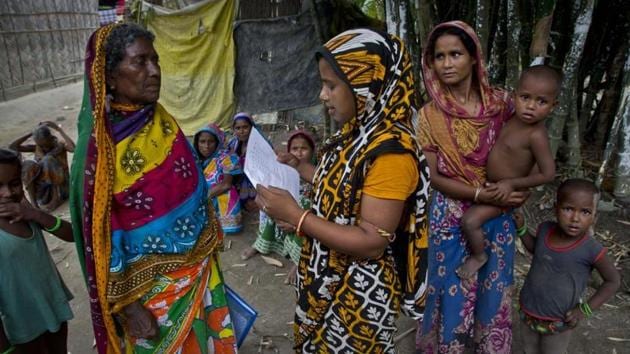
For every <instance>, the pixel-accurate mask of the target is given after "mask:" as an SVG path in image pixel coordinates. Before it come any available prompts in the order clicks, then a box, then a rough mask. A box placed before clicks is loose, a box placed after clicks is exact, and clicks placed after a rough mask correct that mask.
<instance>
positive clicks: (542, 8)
mask: <svg viewBox="0 0 630 354" xmlns="http://www.w3.org/2000/svg"><path fill="white" fill-rule="evenodd" d="M555 7H556V1H555V0H546V1H539V2H538V6H537V7H536V11H535V14H534V33H533V34H532V42H531V45H530V46H529V55H530V57H531V58H532V59H533V60H537V62H544V59H545V58H546V57H547V47H549V34H550V33H551V23H552V22H553V13H554V9H555Z"/></svg>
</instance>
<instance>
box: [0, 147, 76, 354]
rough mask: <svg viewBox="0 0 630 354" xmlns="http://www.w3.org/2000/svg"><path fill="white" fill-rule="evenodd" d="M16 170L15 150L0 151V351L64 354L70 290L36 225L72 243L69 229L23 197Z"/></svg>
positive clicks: (69, 227) (64, 223)
mask: <svg viewBox="0 0 630 354" xmlns="http://www.w3.org/2000/svg"><path fill="white" fill-rule="evenodd" d="M21 168H22V165H21V162H20V159H19V156H18V154H17V153H16V152H14V151H12V150H6V149H0V284H1V285H0V353H5V352H13V353H14V354H20V353H33V354H40V353H44V354H46V353H48V354H56V353H59V354H66V353H67V348H66V339H67V335H68V325H67V321H68V320H70V319H72V311H71V310H70V306H69V304H68V302H69V301H70V300H71V299H72V294H71V293H70V291H69V290H68V288H66V286H65V284H64V282H63V280H62V279H61V276H60V275H59V272H58V271H57V268H56V267H55V263H54V262H53V260H52V258H51V257H50V253H49V252H48V248H47V247H46V242H45V240H44V236H43V234H42V228H43V229H45V230H46V231H48V232H50V233H52V234H53V235H55V236H57V237H59V238H60V239H62V240H64V241H68V242H73V237H72V227H71V226H70V224H69V223H68V222H66V221H63V220H61V219H60V218H59V217H54V216H52V215H50V214H47V213H46V212H44V211H42V210H40V209H36V208H33V207H32V206H31V205H29V204H28V203H27V202H26V201H25V200H24V191H23V189H22V181H21ZM12 346H14V348H12Z"/></svg>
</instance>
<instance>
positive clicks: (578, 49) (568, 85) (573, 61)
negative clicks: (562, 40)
mask: <svg viewBox="0 0 630 354" xmlns="http://www.w3.org/2000/svg"><path fill="white" fill-rule="evenodd" d="M594 4H595V0H586V1H585V5H584V7H583V8H582V9H581V11H580V12H579V14H578V17H577V20H576V21H575V27H574V30H573V36H572V40H571V46H570V48H569V51H568V52H567V54H566V56H565V59H564V64H563V66H562V72H563V74H564V78H563V80H562V89H561V90H560V97H559V104H558V108H556V111H555V112H554V114H553V116H552V118H551V122H550V124H549V130H548V131H549V142H550V145H551V152H552V154H553V156H554V157H555V156H556V154H557V152H558V148H559V147H560V142H561V141H562V134H563V132H564V127H565V125H566V122H567V119H568V118H569V115H570V114H571V111H572V110H571V102H573V100H574V98H575V96H574V90H575V85H576V75H577V71H578V67H579V65H580V58H581V56H582V51H583V48H584V43H585V42H586V36H587V34H588V30H589V27H590V25H591V19H592V15H593V7H594ZM578 139H579V136H578ZM569 155H570V156H573V158H574V159H579V158H580V153H579V151H573V152H569ZM569 164H572V165H574V166H575V165H578V163H576V162H575V161H571V162H569Z"/></svg>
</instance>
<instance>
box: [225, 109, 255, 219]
mask: <svg viewBox="0 0 630 354" xmlns="http://www.w3.org/2000/svg"><path fill="white" fill-rule="evenodd" d="M252 129H256V124H255V123H254V120H253V119H252V117H251V116H250V115H249V114H248V113H244V112H241V113H237V114H236V115H235V116H234V118H232V132H233V133H234V138H232V140H230V142H229V143H228V148H229V149H230V151H231V152H232V153H234V154H236V156H238V157H239V159H240V161H239V162H240V165H241V167H242V168H243V169H244V168H245V156H246V155H247V142H248V141H249V133H250V132H251V131H252ZM234 185H235V186H236V188H237V189H238V192H239V195H240V199H241V205H242V206H243V207H244V208H245V209H246V210H247V211H250V212H251V211H256V210H258V207H257V206H256V203H255V202H254V199H256V187H255V186H254V185H252V182H250V181H249V178H247V176H246V175H245V174H244V173H243V174H241V175H239V176H238V177H237V178H236V179H235V181H234Z"/></svg>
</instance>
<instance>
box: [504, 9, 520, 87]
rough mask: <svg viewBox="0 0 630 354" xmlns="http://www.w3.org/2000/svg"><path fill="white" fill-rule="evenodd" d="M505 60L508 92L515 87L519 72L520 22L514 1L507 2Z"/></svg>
mask: <svg viewBox="0 0 630 354" xmlns="http://www.w3.org/2000/svg"><path fill="white" fill-rule="evenodd" d="M506 6H507V33H508V38H507V60H506V68H505V70H506V71H507V75H506V76H507V77H506V80H505V84H506V87H507V88H508V89H510V90H512V89H514V88H515V87H516V83H517V82H518V77H519V74H520V72H521V65H520V64H521V63H520V58H521V55H520V53H519V49H520V48H521V45H520V43H521V38H520V37H521V22H520V20H519V16H518V7H517V4H516V0H507V3H506Z"/></svg>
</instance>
